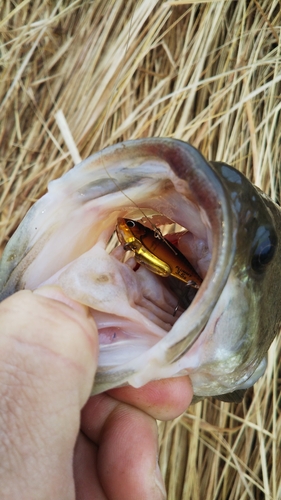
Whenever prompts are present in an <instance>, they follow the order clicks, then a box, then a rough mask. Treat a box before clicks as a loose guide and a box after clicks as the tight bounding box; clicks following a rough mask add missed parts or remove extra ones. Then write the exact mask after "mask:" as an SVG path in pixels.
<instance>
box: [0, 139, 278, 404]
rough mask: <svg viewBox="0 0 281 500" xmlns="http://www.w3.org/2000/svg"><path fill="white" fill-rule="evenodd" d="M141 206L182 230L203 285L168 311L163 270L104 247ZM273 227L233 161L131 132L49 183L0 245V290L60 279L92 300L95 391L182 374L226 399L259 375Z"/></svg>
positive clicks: (265, 201) (269, 212)
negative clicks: (181, 306) (179, 308)
mask: <svg viewBox="0 0 281 500" xmlns="http://www.w3.org/2000/svg"><path fill="white" fill-rule="evenodd" d="M143 214H145V216H146V217H149V218H150V220H151V221H152V223H153V225H154V226H156V227H158V226H161V225H163V224H166V223H168V224H171V223H173V224H178V225H180V226H181V227H183V228H186V229H187V231H186V233H185V234H184V235H183V236H182V238H181V239H180V240H179V245H178V247H179V251H180V252H181V253H182V254H183V256H184V258H185V259H186V260H187V261H188V262H189V263H190V264H191V266H192V268H193V269H194V270H195V272H196V274H197V275H198V276H199V277H200V279H202V284H201V285H200V288H199V289H198V291H197V293H196V294H195V296H194V298H192V299H191V303H190V305H189V307H188V308H187V309H186V310H185V311H183V312H182V313H181V314H178V315H177V316H176V317H175V316H174V314H173V313H174V311H175V307H176V305H177V298H176V296H175V293H174V291H173V289H171V288H169V286H167V283H168V281H169V278H162V277H161V276H157V275H156V274H155V273H154V272H151V271H150V270H149V269H147V268H146V267H145V266H140V267H139V269H136V266H135V265H132V264H130V261H128V262H123V256H124V250H123V248H122V247H117V248H111V249H109V245H108V242H109V241H111V239H112V238H113V236H112V235H113V234H114V231H115V227H116V222H117V220H118V219H130V220H138V219H141V217H142V215H143ZM280 234H281V212H280V208H279V206H277V205H276V204H275V203H274V202H273V201H272V200H271V199H270V198H268V197H267V196H266V195H265V194H264V193H262V192H261V191H260V190H259V189H257V188H256V187H255V186H253V185H252V184H251V183H250V182H249V181H248V180H247V179H246V177H245V176H243V175H242V174H241V173H240V172H238V171H236V170H235V169H234V168H232V167H230V166H229V165H227V164H224V163H214V162H209V161H207V160H206V159H205V158H204V157H203V156H202V155H201V154H200V153H199V151H198V150H196V149H195V148H193V147H192V146H191V145H189V144H187V143H184V142H182V141H178V140H174V139H166V138H154V139H141V140H137V141H128V142H125V143H121V144H117V145H115V146H112V147H110V148H107V149H105V150H103V151H102V152H100V153H96V154H95V155H93V156H91V157H90V158H88V159H86V160H84V161H83V162H82V163H81V164H79V165H77V166H75V167H74V168H73V169H72V170H70V171H69V172H68V173H67V174H65V175H64V176H62V177H61V178H60V179H57V180H55V181H52V182H51V183H50V185H49V192H48V193H47V194H46V195H45V196H43V197H42V198H41V199H40V200H39V201H38V202H37V203H35V205H34V206H33V207H32V208H31V209H30V211H29V212H28V213H27V215H26V217H25V218H24V220H23V221H22V223H21V224H20V226H19V228H18V229H17V231H16V232H15V234H14V235H13V236H12V238H11V240H10V241H9V243H8V245H7V247H6V249H5V251H4V254H3V257H2V260H1V263H0V290H1V291H0V300H4V299H5V298H6V297H7V296H9V295H11V294H13V293H15V292H16V291H17V290H20V289H24V288H27V289H31V290H34V289H36V288H38V287H39V286H41V285H43V284H57V285H59V286H61V287H62V288H63V290H64V291H65V293H66V294H68V295H69V296H70V297H72V298H73V299H75V300H77V301H79V302H81V303H83V304H85V305H87V306H89V308H90V311H91V313H92V315H93V317H94V319H95V321H96V323H97V327H98V331H99V338H100V357H99V367H98V371H97V375H96V379H95V385H94V388H93V393H98V392H102V391H104V390H107V389H109V388H112V387H116V386H121V385H124V384H131V385H133V386H135V387H140V386H141V385H143V384H145V383H147V382H149V381H150V380H153V379H160V378H165V377H170V376H174V375H177V374H188V375H189V376H190V377H191V380H192V384H193V389H194V393H195V395H196V397H198V398H201V397H205V396H212V395H216V396H219V397H222V398H223V397H224V396H225V397H226V398H227V397H228V396H227V394H229V393H230V394H232V395H235V394H237V391H240V393H241V391H243V390H245V389H246V388H247V387H250V386H251V385H253V383H254V382H255V381H256V380H257V379H258V378H259V377H260V376H261V374H262V373H263V371H264V369H265V365H266V363H265V358H266V353H267V351H268V348H269V346H270V344H271V342H272V341H273V339H274V337H275V335H276V334H277V332H278V331H279V329H280V324H281V308H280V299H281V286H280V269H281V246H280ZM150 248H151V247H150ZM154 253H155V251H154V250H153V251H152V254H154ZM165 260H167V259H166V257H165V258H164V259H163V262H165ZM173 279H174V281H175V283H174V285H175V286H178V283H180V280H178V279H175V278H173Z"/></svg>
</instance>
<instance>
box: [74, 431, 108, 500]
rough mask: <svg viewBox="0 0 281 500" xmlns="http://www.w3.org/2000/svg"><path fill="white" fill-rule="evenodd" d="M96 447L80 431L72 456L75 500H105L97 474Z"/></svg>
mask: <svg viewBox="0 0 281 500" xmlns="http://www.w3.org/2000/svg"><path fill="white" fill-rule="evenodd" d="M97 453H98V449H97V446H96V445H94V443H93V442H92V441H91V440H90V439H89V438H87V436H85V434H83V433H82V432H80V434H79V436H78V439H77V442H76V446H75V450H74V457H73V470H74V478H75V499H76V500H93V499H95V500H107V497H106V496H105V493H104V491H103V489H102V487H101V485H100V480H99V477H98V474H97Z"/></svg>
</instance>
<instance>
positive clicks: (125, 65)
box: [0, 0, 281, 500]
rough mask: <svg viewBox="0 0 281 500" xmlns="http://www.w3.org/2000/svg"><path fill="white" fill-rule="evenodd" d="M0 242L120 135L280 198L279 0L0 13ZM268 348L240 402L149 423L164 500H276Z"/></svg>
mask: <svg viewBox="0 0 281 500" xmlns="http://www.w3.org/2000/svg"><path fill="white" fill-rule="evenodd" d="M0 12H1V15H0V27H1V40H2V43H1V65H2V69H1V85H0V102H1V104H0V117H1V118H0V142H1V164H0V165H1V166H0V174H1V184H0V207H1V208H0V212H1V215H0V244H1V245H2V247H3V245H4V244H5V243H6V242H7V240H8V238H9V236H10V235H11V234H12V232H13V231H14V230H15V228H16V227H17V225H18V223H19V222H20V220H21V219H22V217H23V215H24V214H25V212H26V211H27V209H28V208H29V206H30V205H31V204H32V203H33V202H34V201H35V200H36V199H38V198H39V197H40V196H41V195H42V194H43V193H44V192H45V190H46V186H47V182H48V181H49V180H51V179H53V178H55V177H58V176H60V175H61V174H62V173H63V172H65V171H66V170H68V169H69V168H70V167H71V166H72V165H73V160H72V157H71V155H70V153H69V150H68V148H67V146H66V145H65V142H64V140H63V138H62V136H61V133H60V131H59V128H58V126H57V123H56V120H55V114H56V113H57V111H58V110H59V109H61V110H62V111H63V113H64V115H65V117H66V121H67V123H68V125H69V128H70V130H71V132H72V134H73V137H74V141H75V143H76V145H77V148H78V152H79V154H80V156H81V157H82V158H85V157H87V156H88V155H89V154H91V153H93V152H94V151H96V150H98V149H100V148H101V147H103V146H106V145H108V144H112V143H115V142H116V141H121V140H124V139H130V138H138V137H149V136H161V135H162V136H170V137H177V138H181V139H184V140H188V141H190V142H191V143H192V144H194V145H195V146H197V147H199V148H200V150H201V151H202V152H203V153H204V154H205V155H206V156H208V157H209V158H211V159H222V160H225V161H227V162H228V163H231V164H233V165H235V166H236V167H237V168H238V169H239V170H241V171H243V172H244V173H246V175H247V176H248V177H249V178H250V179H251V180H252V181H253V182H255V183H256V184H257V185H259V186H260V187H262V188H263V189H264V190H265V191H266V192H268V193H269V194H270V195H271V196H272V197H273V198H275V199H278V198H279V196H280V184H281V180H280V138H281V132H280V109H281V100H280V95H281V57H280V49H281V44H280V26H281V8H280V1H279V0H239V1H238V2H236V1H235V2H232V1H209V2H208V1H205V2H199V1H195V0H193V1H192V0H190V1H189V2H186V1H180V0H179V1H166V2H165V1H157V0H139V1H136V0H115V1H106V2H105V1H104V0H93V1H91V2H90V1H83V0H64V1H62V0H61V1H60V0H56V1H55V0H51V1H47V0H23V1H21V2H16V1H8V0H7V1H5V0H3V1H2V2H1V6H0ZM279 352H280V342H279V344H278V342H276V343H275V345H274V347H273V349H271V352H270V357H269V367H268V370H267V373H266V375H265V376H264V377H263V379H262V380H261V381H260V382H259V383H257V384H256V386H255V388H254V390H253V391H251V392H250V393H249V394H248V396H247V397H246V399H245V401H244V403H243V404H240V405H231V404H227V403H218V402H216V401H205V402H203V403H200V404H198V405H196V406H194V407H192V408H191V409H189V410H188V412H187V413H186V414H185V415H183V416H182V417H181V418H179V419H178V420H177V421H175V422H170V423H167V424H160V441H161V453H160V462H161V467H162V470H163V473H164V475H165V478H166V484H167V488H168V493H169V500H181V499H184V500H187V499H192V500H197V499H206V498H208V499H212V500H214V499H227V500H242V499H245V500H246V499H253V500H254V499H255V500H260V499H266V500H271V499H272V500H277V499H280V498H281V457H280V438H281V414H280V407H281V405H280V394H279V393H280V391H279V390H278V381H279V383H280V371H279V372H278V365H277V360H278V358H279V354H278V353H279Z"/></svg>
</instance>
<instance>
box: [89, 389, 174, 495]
mask: <svg viewBox="0 0 281 500" xmlns="http://www.w3.org/2000/svg"><path fill="white" fill-rule="evenodd" d="M81 427H82V430H83V432H84V433H85V434H86V435H87V436H88V438H89V439H91V440H92V441H93V442H95V443H96V444H97V445H98V447H99V451H98V459H97V469H98V473H99V477H100V481H101V485H102V488H103V490H104V492H105V494H106V497H107V498H108V500H131V499H132V498H134V500H151V499H152V498H153V499H154V500H158V499H159V500H160V499H161V500H163V498H166V496H165V489H164V485H163V480H162V478H161V474H160V470H159V466H158V462H157V456H158V435H157V426H156V422H155V420H154V419H153V418H151V417H150V416H149V415H147V414H145V413H144V412H142V411H141V410H138V409H137V408H134V407H132V406H130V405H126V404H124V403H119V402H118V401H116V400H114V399H113V398H111V397H109V396H108V395H106V394H102V395H99V396H94V397H91V398H90V400H89V401H88V402H87V404H86V406H85V407H84V409H83V411H82V421H81Z"/></svg>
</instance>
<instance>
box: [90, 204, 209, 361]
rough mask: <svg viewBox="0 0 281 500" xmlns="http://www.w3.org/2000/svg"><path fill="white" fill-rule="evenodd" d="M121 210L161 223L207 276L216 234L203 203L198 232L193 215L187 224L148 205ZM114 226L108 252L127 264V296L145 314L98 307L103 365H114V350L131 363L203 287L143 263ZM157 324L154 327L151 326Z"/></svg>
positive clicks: (132, 216) (150, 222) (145, 222)
mask: <svg viewBox="0 0 281 500" xmlns="http://www.w3.org/2000/svg"><path fill="white" fill-rule="evenodd" d="M119 215H120V216H121V217H125V218H127V219H133V220H137V221H138V222H141V223H142V224H143V225H144V226H147V227H150V228H151V227H152V226H154V227H157V228H159V229H160V231H161V233H162V235H163V236H165V237H166V239H168V241H171V242H173V244H176V246H177V248H178V249H179V250H180V252H181V253H182V254H183V255H184V256H185V257H186V258H187V260H188V261H189V262H190V264H191V265H192V267H193V268H194V269H195V271H196V272H197V274H198V275H199V276H200V277H201V278H202V280H203V279H204V277H205V276H206V274H207V271H208V268H209V264H210V260H211V248H210V246H211V245H210V242H211V241H212V239H211V234H210V228H209V226H208V225H207V224H206V223H205V218H204V217H201V216H202V214H201V213H200V210H199V209H198V211H197V216H196V218H195V219H196V220H195V219H194V213H193V220H192V226H193V227H196V234H195V232H192V231H190V230H189V229H188V227H189V225H190V224H189V221H188V220H185V225H184V226H182V225H181V224H177V223H175V222H174V220H171V219H169V218H168V217H167V216H165V215H164V214H163V213H159V212H156V211H155V210H154V209H149V208H147V207H143V208H142V207H140V208H135V207H127V208H126V209H125V210H123V211H122V212H121V213H120V214H119ZM184 219H186V218H185V217H184ZM113 229H114V231H113V232H112V234H111V235H110V236H109V238H108V241H107V244H105V248H106V252H107V253H108V255H109V256H110V257H111V258H113V259H114V261H117V262H118V264H119V270H120V269H123V270H122V271H121V274H122V277H123V279H124V281H125V282H126V287H127V300H128V302H129V304H130V305H131V307H133V308H134V309H135V311H137V312H138V313H139V317H138V318H137V321H135V318H132V317H131V318H130V315H129V314H128V317H127V318H125V317H124V316H122V315H121V316H117V315H114V314H113V315H112V314H106V313H105V312H104V311H96V310H93V309H92V314H93V317H94V319H95V321H96V323H97V326H98V331H99V343H100V360H99V366H100V368H102V367H103V366H104V367H108V365H109V358H110V357H111V356H112V359H113V356H114V365H115V366H116V365H119V364H122V363H126V362H127V361H129V360H131V359H133V358H134V357H136V356H138V355H140V354H142V353H143V352H145V351H146V350H147V349H149V348H150V347H152V346H153V345H155V344H156V343H157V342H158V341H159V340H160V339H161V338H162V337H163V336H164V335H165V334H166V333H167V332H169V331H170V330H171V329H172V327H173V325H174V324H175V322H176V321H177V319H178V318H179V317H180V316H181V315H182V314H184V313H185V311H186V310H187V309H188V307H189V305H190V304H191V302H192V300H193V299H194V297H195V295H196V293H197V291H196V289H195V288H192V287H189V286H186V285H185V284H184V283H182V282H181V281H179V280H178V279H177V278H174V277H168V278H165V277H161V276H157V275H156V274H154V273H153V272H151V271H150V270H148V269H146V268H145V267H144V266H143V265H140V264H138V263H137V262H136V260H135V258H134V254H133V252H131V251H129V252H128V251H125V250H124V249H123V247H122V245H121V244H120V242H119V241H118V237H117V234H116V231H115V227H114V228H113ZM107 234H108V233H107ZM101 239H103V238H101ZM121 266H122V268H121ZM139 318H143V321H139ZM151 325H154V327H153V328H151ZM110 364H111V363H110ZM112 364H113V363H112Z"/></svg>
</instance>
